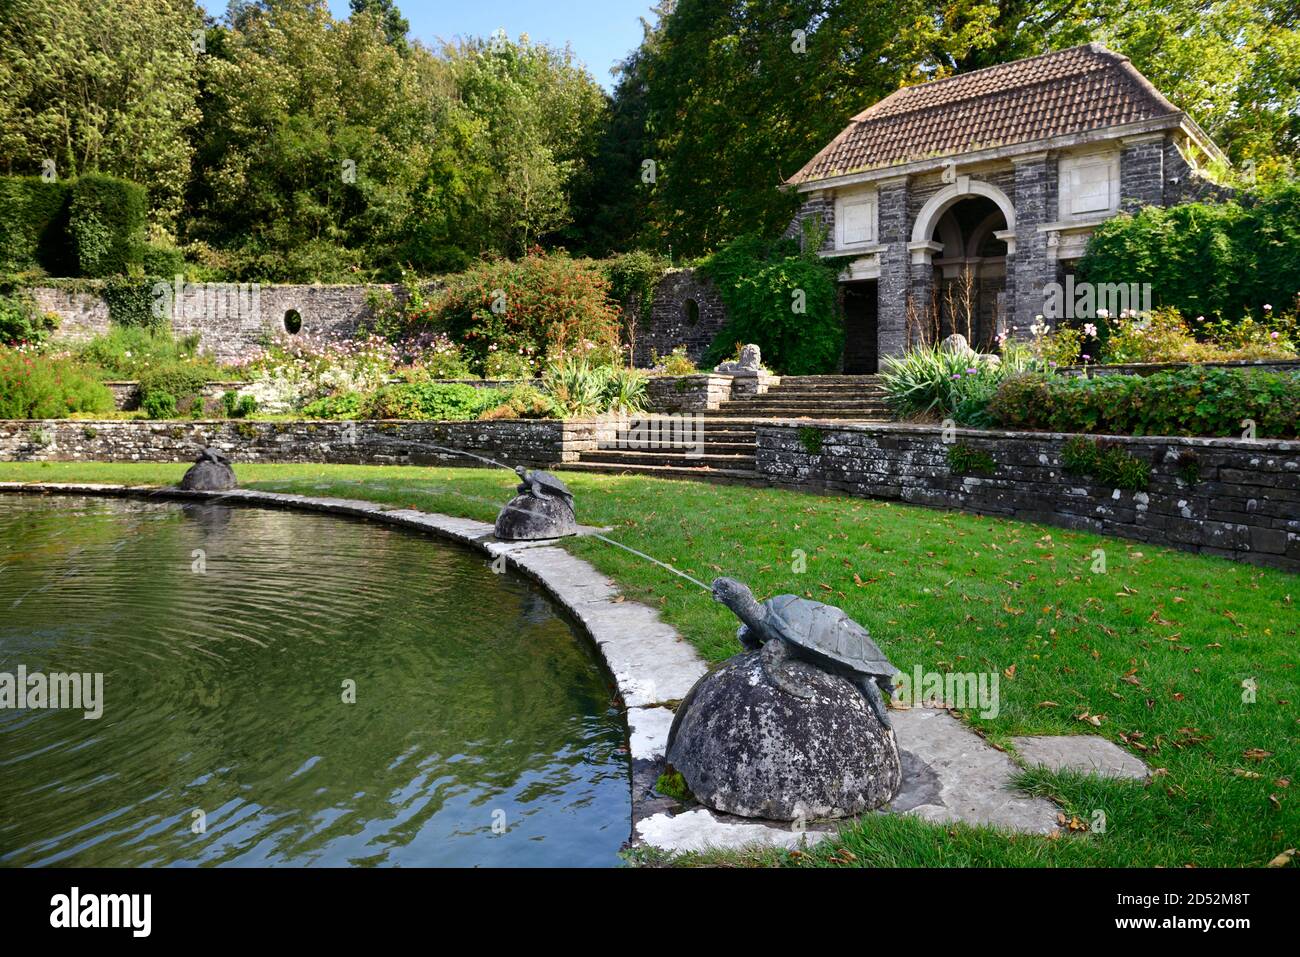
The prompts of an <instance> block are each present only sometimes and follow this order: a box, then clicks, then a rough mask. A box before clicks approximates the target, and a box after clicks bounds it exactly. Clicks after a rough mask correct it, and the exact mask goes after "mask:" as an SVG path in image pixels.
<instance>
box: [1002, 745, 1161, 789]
mask: <svg viewBox="0 0 1300 957" xmlns="http://www.w3.org/2000/svg"><path fill="white" fill-rule="evenodd" d="M1011 741H1012V743H1013V744H1015V746H1016V753H1017V754H1019V755H1020V757H1021V759H1022V760H1023V761H1024V762H1025V763H1026V764H1028V765H1032V766H1036V767H1042V768H1047V769H1048V770H1050V771H1079V772H1082V773H1084V774H1096V775H1100V776H1101V777H1103V778H1127V779H1129V780H1133V781H1145V780H1146V779H1147V778H1148V777H1150V776H1151V769H1150V768H1148V767H1147V766H1146V764H1145V763H1144V762H1143V761H1141V760H1140V759H1139V758H1137V757H1135V756H1134V755H1132V754H1130V753H1129V752H1127V751H1125V750H1124V749H1123V748H1121V747H1120V746H1119V745H1118V744H1115V743H1114V742H1113V741H1107V740H1106V739H1105V738H1103V737H1099V736H1098V735H1095V734H1057V735H1051V734H1036V735H1026V736H1024V737H1019V738H1012V739H1011Z"/></svg>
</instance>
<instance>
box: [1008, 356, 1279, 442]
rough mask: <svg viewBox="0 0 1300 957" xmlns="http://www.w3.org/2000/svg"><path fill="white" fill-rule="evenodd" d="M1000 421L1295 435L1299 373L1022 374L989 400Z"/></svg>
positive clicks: (1107, 430) (1114, 431) (1019, 425)
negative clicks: (1249, 426)
mask: <svg viewBox="0 0 1300 957" xmlns="http://www.w3.org/2000/svg"><path fill="white" fill-rule="evenodd" d="M989 412H990V414H991V415H992V417H993V418H994V420H995V421H996V422H997V424H998V425H1003V426H1008V427H1010V428H1015V429H1036V430H1039V431H1050V432H1093V433H1099V434H1109V435H1202V436H1230V437H1235V436H1240V435H1241V434H1242V433H1243V432H1244V431H1245V427H1244V426H1243V425H1242V422H1243V421H1244V420H1246V419H1251V420H1253V421H1254V422H1255V434H1256V435H1257V436H1258V437H1259V438H1265V437H1268V438H1295V437H1297V430H1298V422H1300V373H1296V372H1288V373H1275V372H1261V371H1257V370H1247V369H1207V368H1197V367H1191V368H1187V369H1179V370H1177V371H1174V372H1160V373H1157V374H1155V375H1150V376H1121V375H1107V376H1098V377H1097V378H1093V379H1085V378H1053V377H1047V376H1043V375H1039V374H1034V373H1030V374H1025V375H1019V376H1014V377H1012V378H1009V379H1006V380H1004V381H1003V382H1002V384H1001V385H1000V386H998V390H997V392H996V393H995V394H994V396H993V399H992V400H991V401H990V403H989Z"/></svg>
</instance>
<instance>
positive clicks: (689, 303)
mask: <svg viewBox="0 0 1300 957" xmlns="http://www.w3.org/2000/svg"><path fill="white" fill-rule="evenodd" d="M682 315H683V317H684V318H685V319H686V324H687V325H688V326H693V325H695V324H696V323H697V322H699V321H700V304H699V303H698V302H696V301H695V300H694V299H687V300H686V302H685V303H683V304H682Z"/></svg>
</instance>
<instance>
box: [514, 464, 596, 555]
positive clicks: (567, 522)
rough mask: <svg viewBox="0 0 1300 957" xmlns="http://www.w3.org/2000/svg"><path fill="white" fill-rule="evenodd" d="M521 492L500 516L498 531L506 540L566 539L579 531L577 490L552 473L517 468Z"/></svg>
mask: <svg viewBox="0 0 1300 957" xmlns="http://www.w3.org/2000/svg"><path fill="white" fill-rule="evenodd" d="M515 474H516V475H518V476H519V485H518V487H517V488H516V489H515V492H516V493H517V494H516V495H515V497H514V498H513V499H511V500H510V502H509V503H508V504H507V505H506V507H505V508H503V509H502V510H501V513H500V514H499V515H497V521H496V528H495V530H494V533H495V535H496V537H497V538H499V539H502V540H503V541H512V542H518V541H535V540H537V539H541V538H564V537H566V536H569V535H576V534H577V533H578V522H577V519H576V517H575V516H574V511H573V493H572V492H570V491H569V487H568V486H567V485H565V484H564V483H563V482H561V481H560V480H559V479H558V478H556V477H555V476H554V475H552V474H551V473H549V472H543V471H540V470H538V469H534V470H532V471H529V470H527V469H525V468H524V467H523V466H519V467H518V468H516V469H515Z"/></svg>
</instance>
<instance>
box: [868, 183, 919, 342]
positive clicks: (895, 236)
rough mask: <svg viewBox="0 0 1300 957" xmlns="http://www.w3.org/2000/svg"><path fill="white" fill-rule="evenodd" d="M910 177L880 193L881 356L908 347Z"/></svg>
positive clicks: (885, 186)
mask: <svg viewBox="0 0 1300 957" xmlns="http://www.w3.org/2000/svg"><path fill="white" fill-rule="evenodd" d="M907 192H908V185H907V177H905V176H904V177H899V178H898V179H891V180H885V181H883V182H881V183H880V185H879V188H878V190H877V197H878V202H879V204H880V205H879V207H878V208H879V225H880V229H879V237H880V244H881V245H882V246H884V247H885V248H884V250H883V251H882V252H881V254H880V279H879V281H878V283H877V290H878V295H879V300H880V302H879V305H880V308H879V309H878V310H877V329H878V333H877V337H876V341H877V346H878V348H879V353H880V357H881V358H884V357H885V356H898V355H902V354H903V352H904V350H905V349H906V348H907V299H908V295H909V293H910V292H911V287H910V280H911V266H910V258H911V255H910V253H909V252H908V248H907V244H908V241H909V240H910V239H911V229H912V224H911V222H910V221H909V219H908V215H907Z"/></svg>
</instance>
